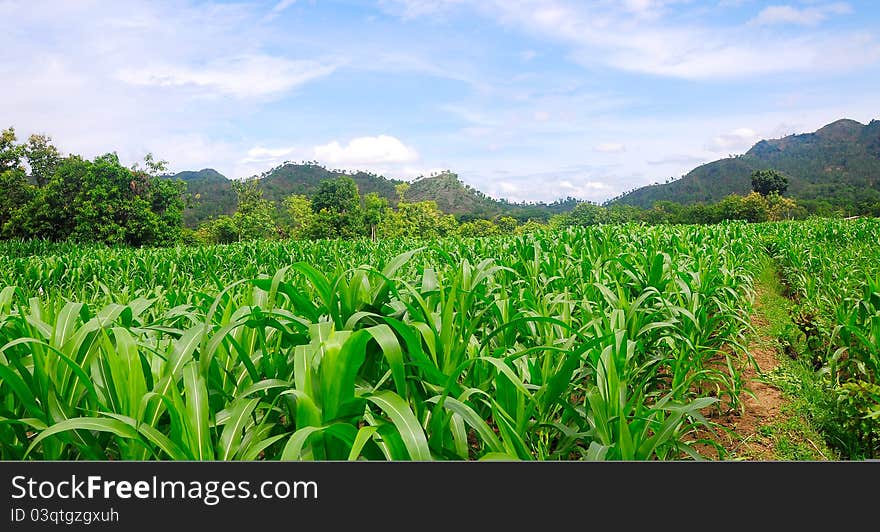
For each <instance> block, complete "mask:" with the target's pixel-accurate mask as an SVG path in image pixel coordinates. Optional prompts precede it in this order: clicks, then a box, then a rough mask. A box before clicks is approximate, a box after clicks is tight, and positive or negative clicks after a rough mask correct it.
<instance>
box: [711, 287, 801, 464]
mask: <svg viewBox="0 0 880 532" xmlns="http://www.w3.org/2000/svg"><path fill="white" fill-rule="evenodd" d="M758 290H761V288H758ZM759 299H760V298H759V297H756V300H759ZM757 307H759V304H758V303H756V308H757ZM750 321H751V324H752V326H753V327H755V329H756V330H759V331H760V330H762V329H763V328H764V327H765V326H766V321H765V320H764V318H763V317H762V316H761V315H760V313H759V312H756V313H753V314H752V316H751V317H750ZM768 345H774V344H773V342H771V341H770V339H769V338H764V337H759V338H754V339H753V340H752V341H751V342H750V343H749V345H748V350H749V352H750V353H751V354H752V357H753V358H754V360H755V364H757V366H758V370H760V372H759V371H758V370H756V369H755V367H754V365H752V364H749V363H744V364H743V380H744V381H745V387H746V389H747V390H748V391H750V392H751V393H748V392H743V393H742V394H740V401H741V402H742V405H743V406H742V408H741V409H739V410H731V411H728V412H725V413H721V412H719V411H718V409H713V410H707V411H706V412H705V413H706V415H707V416H706V417H707V418H708V419H709V420H710V421H713V422H715V423H718V424H719V425H721V427H722V430H718V432H717V434H716V435H711V434H709V433H708V432H705V431H704V432H701V434H700V437H705V438H711V439H713V440H715V441H717V442H718V443H719V444H720V445H721V446H722V447H723V448H724V449H725V450H726V451H727V453H728V455H731V456H736V457H738V458H740V459H747V460H755V461H768V460H774V459H775V458H776V457H775V453H774V449H773V447H772V445H771V444H770V442H769V441H768V440H767V439H765V438H763V437H762V436H761V434H760V433H759V432H758V430H759V429H760V428H761V427H762V426H764V425H768V424H770V423H773V422H774V421H775V420H776V418H777V417H778V416H779V415H780V407H781V406H782V405H783V403H784V400H785V399H784V398H783V396H782V393H781V392H780V391H779V390H778V389H776V388H774V387H773V386H770V385H769V384H767V383H765V382H763V380H762V379H761V375H762V374H765V373H768V372H770V371H772V370H773V369H774V368H776V366H778V365H779V357H781V356H784V354H782V353H779V352H778V351H777V350H775V349H771V348H768V347H766V346H768ZM695 447H696V449H697V451H698V452H699V453H700V454H702V455H703V456H705V457H707V458H709V459H719V458H720V457H719V454H718V451H717V449H715V448H714V447H713V446H711V445H708V444H698V445H696V446H695Z"/></svg>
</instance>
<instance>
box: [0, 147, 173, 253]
mask: <svg viewBox="0 0 880 532" xmlns="http://www.w3.org/2000/svg"><path fill="white" fill-rule="evenodd" d="M4 139H5V140H4V143H5V144H6V146H7V148H5V152H4V153H6V155H0V158H3V159H5V160H6V161H12V160H13V158H14V157H13V156H10V155H9V154H10V153H14V154H15V155H14V156H17V157H20V158H22V157H23V158H27V166H28V167H29V168H30V170H31V172H32V173H31V175H29V176H25V174H24V165H23V164H22V160H21V159H19V161H18V163H16V164H15V165H13V166H14V167H12V168H11V169H10V170H6V171H3V172H2V173H0V181H2V182H3V185H4V186H3V187H2V192H0V194H3V196H4V198H3V199H4V201H3V207H0V234H2V236H3V237H5V238H10V237H16V238H40V239H47V240H66V239H72V240H75V241H78V242H100V243H103V244H108V245H130V246H144V245H151V246H166V245H172V244H176V243H178V242H180V240H181V217H182V212H183V208H184V201H183V194H184V191H185V184H183V183H182V182H179V181H169V180H165V179H160V178H159V177H158V175H157V172H158V171H160V170H161V169H162V168H163V165H164V162H161V161H154V160H153V158H152V155H149V154H148V155H147V157H146V158H145V162H146V163H147V168H145V169H143V170H141V169H139V168H138V167H137V166H135V167H133V168H126V167H124V166H122V165H121V164H120V162H119V158H118V157H117V156H116V155H115V154H106V155H102V156H100V157H96V158H95V159H94V160H93V161H87V160H83V159H82V158H80V157H77V156H68V157H65V158H60V156H59V155H58V152H57V150H56V149H55V148H54V147H53V146H52V145H51V144H50V143H49V139H48V138H47V137H45V136H39V135H32V136H31V137H30V138H29V140H28V143H27V144H26V145H21V146H18V147H11V146H12V143H13V142H14V140H15V139H14V136H10V135H4ZM10 164H11V163H10Z"/></svg>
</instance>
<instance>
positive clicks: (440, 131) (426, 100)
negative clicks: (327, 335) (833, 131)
mask: <svg viewBox="0 0 880 532" xmlns="http://www.w3.org/2000/svg"><path fill="white" fill-rule="evenodd" d="M0 20H3V21H4V32H3V34H2V35H0V78H2V79H3V80H4V81H3V83H2V84H0V121H2V123H0V127H8V126H14V127H15V128H16V131H17V133H19V135H20V137H24V136H26V135H28V134H30V133H34V132H39V133H45V134H48V135H50V136H51V137H52V138H53V139H54V141H55V143H56V145H57V146H59V148H60V149H62V151H64V152H66V153H77V154H81V155H84V156H86V157H94V156H96V155H99V154H101V153H105V152H108V151H115V152H117V153H118V154H119V155H120V157H121V158H122V159H123V161H124V162H126V164H131V163H133V162H135V161H138V160H140V159H142V158H143V156H144V154H146V153H147V152H151V153H153V154H154V155H156V156H157V157H159V158H161V159H164V160H166V161H168V163H169V168H170V169H171V170H175V171H176V170H187V169H200V168H206V167H212V168H216V169H217V170H219V171H220V172H222V173H223V174H225V175H226V176H228V177H232V178H240V177H246V176H250V175H254V174H259V173H261V172H263V171H266V170H268V169H270V168H272V167H273V166H276V165H278V164H280V163H282V162H284V161H294V162H298V161H319V162H320V163H322V164H325V165H326V166H328V167H330V168H336V169H349V170H353V169H363V170H369V171H373V172H377V173H380V174H383V175H386V176H388V177H395V178H402V179H412V178H415V177H417V176H419V175H426V174H430V173H431V172H435V171H439V170H444V169H449V170H452V171H454V172H456V173H458V174H459V176H460V177H461V178H462V180H463V181H465V182H466V183H468V184H470V185H471V186H474V187H476V188H478V189H479V190H482V191H483V192H485V193H487V194H489V195H491V196H494V197H504V198H508V199H510V200H513V201H553V200H554V199H558V198H563V197H566V196H574V197H578V198H580V199H587V200H592V201H604V200H606V199H609V198H611V197H614V196H616V195H618V194H620V193H622V192H624V191H626V190H630V189H632V188H636V187H638V186H642V185H646V184H650V183H653V182H663V181H665V180H666V179H667V178H669V177H677V176H680V175H682V174H684V173H686V172H687V171H689V170H690V169H692V168H693V167H695V166H697V165H699V164H702V163H705V162H709V161H712V160H715V159H718V158H721V157H727V156H728V155H731V154H737V153H742V152H744V151H746V150H747V149H748V148H749V147H750V146H751V145H752V144H753V143H754V142H756V141H757V140H760V139H761V138H777V137H780V136H784V135H787V134H792V133H802V132H808V131H813V130H815V129H817V128H819V127H821V126H822V125H824V124H826V123H828V122H831V121H834V120H836V119H839V118H852V119H855V120H858V121H860V122H862V123H867V122H869V121H870V120H872V119H875V118H880V106H878V103H880V92H878V90H877V89H878V87H880V6H878V5H877V3H876V2H874V1H872V0H864V1H855V0H851V1H846V2H837V1H825V0H810V1H807V0H800V1H798V0H778V1H774V2H760V1H757V0H706V1H699V0H690V1H688V0H615V1H612V0H597V1H574V0H572V1H569V0H434V1H431V0H296V1H290V0H273V1H265V2H257V1H254V2H229V1H222V2H221V1H215V2H195V1H192V2H190V1H178V2H170V1H161V0H158V1H150V2H135V1H128V0H115V1H102V0H82V1H78V2H67V1H45V2H44V1H39V0H0Z"/></svg>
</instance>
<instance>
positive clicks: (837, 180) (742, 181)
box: [609, 119, 880, 208]
mask: <svg viewBox="0 0 880 532" xmlns="http://www.w3.org/2000/svg"><path fill="white" fill-rule="evenodd" d="M770 168H772V169H775V170H778V171H780V172H782V173H784V174H785V175H786V176H788V179H789V186H788V191H787V193H786V195H788V196H791V197H794V198H798V199H801V200H822V201H827V202H828V203H830V204H832V205H847V204H855V203H859V202H874V201H880V120H872V121H871V122H870V123H869V124H867V125H864V124H861V123H859V122H856V121H855V120H849V119H842V120H838V121H836V122H833V123H831V124H828V125H826V126H824V127H822V128H821V129H818V130H817V131H815V132H813V133H805V134H799V135H789V136H787V137H783V138H780V139H773V140H762V141H760V142H758V143H756V144H755V145H754V146H752V148H751V149H749V151H747V152H746V153H744V154H742V155H738V156H736V157H730V158H727V159H720V160H718V161H714V162H711V163H708V164H704V165H702V166H699V167H697V168H695V169H693V170H691V171H690V172H689V173H688V174H686V175H685V176H684V177H682V178H681V179H678V180H676V181H673V182H671V183H667V184H662V185H649V186H646V187H642V188H639V189H636V190H634V191H632V192H630V193H628V194H625V195H623V196H621V197H619V198H615V199H614V200H611V201H610V202H609V203H621V204H625V205H634V206H637V207H643V208H650V207H651V206H652V205H653V204H654V202H656V201H664V200H665V201H674V202H677V203H682V204H688V203H697V202H714V201H718V200H720V199H722V198H723V197H724V196H727V195H729V194H732V193H737V194H746V193H748V192H749V191H750V190H751V173H752V172H753V171H755V170H760V169H770Z"/></svg>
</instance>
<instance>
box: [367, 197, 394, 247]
mask: <svg viewBox="0 0 880 532" xmlns="http://www.w3.org/2000/svg"><path fill="white" fill-rule="evenodd" d="M387 209H388V199H387V198H383V197H382V196H380V195H379V194H377V193H375V192H370V193H369V194H367V195H366V196H364V222H366V224H367V225H368V226H369V227H370V239H371V240H376V230H377V228H378V226H379V222H381V221H382V215H383V214H384V213H385V211H386V210H387Z"/></svg>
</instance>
